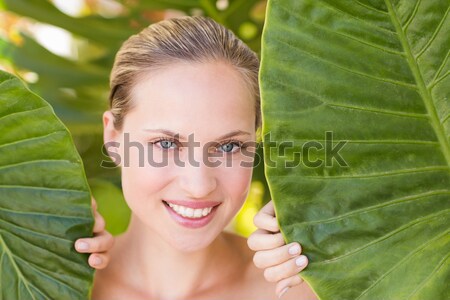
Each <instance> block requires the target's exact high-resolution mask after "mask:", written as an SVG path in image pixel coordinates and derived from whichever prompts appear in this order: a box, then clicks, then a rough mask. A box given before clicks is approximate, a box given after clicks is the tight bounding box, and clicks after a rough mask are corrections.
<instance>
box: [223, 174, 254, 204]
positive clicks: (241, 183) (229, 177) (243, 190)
mask: <svg viewBox="0 0 450 300" xmlns="http://www.w3.org/2000/svg"><path fill="white" fill-rule="evenodd" d="M252 172H253V169H252V168H243V167H236V168H224V169H223V172H221V181H222V183H223V186H224V187H226V188H225V189H226V190H227V194H228V195H229V196H230V198H231V202H230V205H232V206H233V207H232V210H233V211H234V212H237V211H238V210H239V209H240V207H241V206H242V204H244V201H245V199H246V198H247V195H248V192H249V188H250V183H251V180H252Z"/></svg>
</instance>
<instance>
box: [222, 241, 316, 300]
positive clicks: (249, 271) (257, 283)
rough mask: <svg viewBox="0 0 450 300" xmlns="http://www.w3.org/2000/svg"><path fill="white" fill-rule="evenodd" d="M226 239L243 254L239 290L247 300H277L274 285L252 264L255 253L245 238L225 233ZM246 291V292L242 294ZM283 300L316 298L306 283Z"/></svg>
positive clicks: (262, 271)
mask: <svg viewBox="0 0 450 300" xmlns="http://www.w3.org/2000/svg"><path fill="white" fill-rule="evenodd" d="M226 236H227V239H229V240H231V241H232V242H233V243H234V244H235V246H236V247H238V249H239V251H240V253H243V254H244V255H243V257H245V262H244V264H243V270H242V271H243V273H242V274H243V275H244V276H243V278H242V280H241V283H240V285H241V286H240V290H241V291H242V292H243V293H242V295H245V296H246V298H247V299H255V300H259V299H265V300H266V299H267V300H269V299H273V300H278V297H277V295H276V292H275V288H276V283H272V282H268V281H267V280H266V279H265V278H264V270H263V269H258V268H257V267H256V266H255V265H254V264H253V256H254V254H255V252H254V251H253V250H251V249H250V248H249V247H248V245H247V238H245V237H242V236H239V235H236V234H233V233H226ZM244 291H246V292H244ZM282 299H283V300H317V299H318V298H317V296H316V295H315V293H314V292H313V291H312V289H311V288H310V287H309V285H308V284H307V283H306V282H303V283H302V284H300V285H297V286H295V287H292V288H290V289H289V290H288V291H287V292H286V293H285V294H284V295H283V297H282Z"/></svg>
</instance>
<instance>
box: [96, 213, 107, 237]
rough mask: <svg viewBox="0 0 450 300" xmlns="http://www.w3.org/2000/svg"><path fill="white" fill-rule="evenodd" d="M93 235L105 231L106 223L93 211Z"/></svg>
mask: <svg viewBox="0 0 450 300" xmlns="http://www.w3.org/2000/svg"><path fill="white" fill-rule="evenodd" d="M94 217H95V221H94V233H100V232H102V231H104V230H105V226H106V222H105V219H104V218H103V217H102V215H101V214H99V212H98V211H94Z"/></svg>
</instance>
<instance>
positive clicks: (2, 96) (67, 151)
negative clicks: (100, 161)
mask: <svg viewBox="0 0 450 300" xmlns="http://www.w3.org/2000/svg"><path fill="white" fill-rule="evenodd" d="M0 128H1V135H0V291H1V292H0V298H1V299H21V300H22V299H87V298H88V297H89V296H90V294H91V288H92V279H93V269H91V268H90V267H89V266H88V264H87V256H86V255H85V254H79V253H77V252H76V251H75V249H74V241H75V240H76V239H77V238H80V237H86V236H90V235H92V229H93V221H94V219H93V216H92V211H91V206H90V201H91V200H90V191H89V186H88V184H87V180H86V177H85V175H84V171H83V165H82V162H81V159H80V156H79V155H78V153H77V152H76V150H75V147H74V145H73V142H72V139H71V136H70V134H69V133H68V131H67V129H66V128H65V126H64V125H63V124H62V123H61V122H60V121H59V120H58V119H57V118H56V116H55V115H54V112H53V110H52V108H51V107H50V106H49V105H48V104H47V103H46V102H45V101H44V100H42V99H41V98H40V97H38V96H36V95H35V94H33V93H31V92H30V91H29V90H28V89H26V88H25V87H24V85H23V84H22V82H21V81H20V80H19V79H17V78H15V77H13V76H12V75H10V74H8V73H5V72H1V71H0Z"/></svg>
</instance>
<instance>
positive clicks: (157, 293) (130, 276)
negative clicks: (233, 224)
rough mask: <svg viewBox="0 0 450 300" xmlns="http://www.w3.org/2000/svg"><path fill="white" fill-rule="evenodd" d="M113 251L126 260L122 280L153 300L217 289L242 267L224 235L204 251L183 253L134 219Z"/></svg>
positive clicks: (177, 297) (186, 296)
mask: <svg viewBox="0 0 450 300" xmlns="http://www.w3.org/2000/svg"><path fill="white" fill-rule="evenodd" d="M116 248H117V250H119V254H117V255H118V256H120V257H121V258H123V259H125V258H126V260H124V261H123V262H122V263H121V266H122V267H121V268H120V269H121V274H123V275H122V278H126V281H127V284H130V285H131V286H133V287H135V288H137V289H139V290H141V291H142V292H143V293H145V295H148V296H151V298H152V299H188V298H191V297H193V296H195V295H198V294H200V293H201V292H202V291H207V290H209V289H211V288H215V287H220V286H221V285H222V284H224V283H225V281H227V280H230V278H233V277H234V276H236V270H239V268H240V266H239V265H240V264H241V263H242V262H241V261H240V260H239V259H236V257H237V255H236V251H237V250H236V249H235V248H234V247H233V245H232V243H231V242H230V241H229V240H228V239H227V238H226V236H225V234H223V233H222V234H220V235H219V236H218V237H217V238H216V239H215V240H214V241H213V242H212V243H211V244H210V245H208V246H207V247H205V248H203V249H199V250H196V251H192V252H185V251H181V250H179V249H175V248H174V247H172V246H171V245H169V244H167V243H166V242H165V241H164V240H162V239H161V238H160V237H159V236H158V235H156V234H153V233H152V232H151V231H149V229H148V227H146V226H145V225H144V224H142V223H140V221H139V219H138V218H137V217H135V216H134V215H132V217H131V221H130V225H129V227H128V230H127V232H126V233H124V234H123V235H122V236H121V237H120V242H119V238H118V243H117V247H116ZM241 267H242V266H241Z"/></svg>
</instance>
